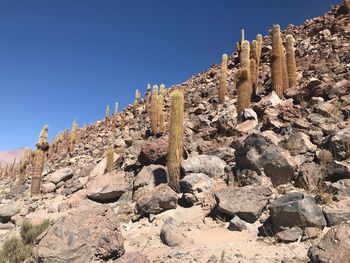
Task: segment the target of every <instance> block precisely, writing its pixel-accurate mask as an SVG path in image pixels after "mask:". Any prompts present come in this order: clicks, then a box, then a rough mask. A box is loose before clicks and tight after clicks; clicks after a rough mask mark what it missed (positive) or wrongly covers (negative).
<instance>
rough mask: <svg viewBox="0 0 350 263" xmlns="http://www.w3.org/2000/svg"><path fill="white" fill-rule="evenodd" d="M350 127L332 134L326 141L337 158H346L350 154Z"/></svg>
mask: <svg viewBox="0 0 350 263" xmlns="http://www.w3.org/2000/svg"><path fill="white" fill-rule="evenodd" d="M349 141H350V128H345V129H342V130H340V131H338V132H335V133H334V134H332V135H331V136H330V137H329V138H328V140H327V141H326V143H325V147H326V148H327V149H328V150H330V151H331V152H332V154H333V156H334V158H336V159H337V160H345V159H347V158H348V157H349V156H350V147H349Z"/></svg>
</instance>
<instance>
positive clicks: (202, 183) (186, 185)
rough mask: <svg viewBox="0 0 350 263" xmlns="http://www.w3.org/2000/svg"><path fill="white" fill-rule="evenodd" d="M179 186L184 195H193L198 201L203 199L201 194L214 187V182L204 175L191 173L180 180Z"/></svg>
mask: <svg viewBox="0 0 350 263" xmlns="http://www.w3.org/2000/svg"><path fill="white" fill-rule="evenodd" d="M180 185H181V190H182V191H183V192H184V193H190V194H193V195H194V196H195V197H196V198H197V199H198V200H200V199H202V198H203V194H205V193H206V192H208V191H209V190H210V189H211V188H212V187H213V186H214V181H213V179H211V178H210V177H209V176H208V175H206V174H203V173H198V174H197V173H193V174H188V175H186V176H185V177H184V178H182V180H181V181H180Z"/></svg>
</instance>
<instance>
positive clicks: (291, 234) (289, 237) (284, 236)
mask: <svg viewBox="0 0 350 263" xmlns="http://www.w3.org/2000/svg"><path fill="white" fill-rule="evenodd" d="M302 235H303V230H302V229H301V228H300V227H297V226H295V227H292V228H290V229H287V230H284V231H281V232H279V233H277V234H276V238H277V241H278V242H282V243H291V242H295V241H298V239H299V238H301V236H302Z"/></svg>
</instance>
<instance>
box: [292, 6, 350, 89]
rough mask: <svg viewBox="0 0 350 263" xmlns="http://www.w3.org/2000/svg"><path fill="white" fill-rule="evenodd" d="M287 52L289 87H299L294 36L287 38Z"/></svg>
mask: <svg viewBox="0 0 350 263" xmlns="http://www.w3.org/2000/svg"><path fill="white" fill-rule="evenodd" d="M349 1H350V0H349ZM286 52H287V71H288V81H289V87H295V86H296V85H297V64H296V62H295V50H294V38H293V36H292V35H287V37H286Z"/></svg>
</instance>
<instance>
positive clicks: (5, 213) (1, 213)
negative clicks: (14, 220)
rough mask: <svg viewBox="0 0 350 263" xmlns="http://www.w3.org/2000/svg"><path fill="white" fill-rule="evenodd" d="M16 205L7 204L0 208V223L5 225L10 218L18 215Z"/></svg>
mask: <svg viewBox="0 0 350 263" xmlns="http://www.w3.org/2000/svg"><path fill="white" fill-rule="evenodd" d="M18 212H19V207H18V203H9V204H6V205H4V206H0V222H1V223H7V222H10V221H11V217H12V216H14V215H15V214H18Z"/></svg>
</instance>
